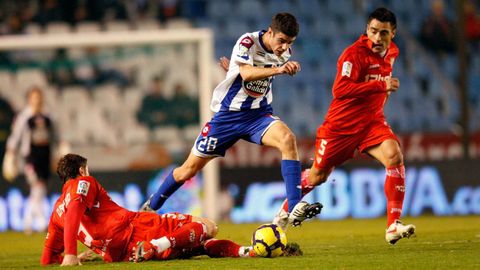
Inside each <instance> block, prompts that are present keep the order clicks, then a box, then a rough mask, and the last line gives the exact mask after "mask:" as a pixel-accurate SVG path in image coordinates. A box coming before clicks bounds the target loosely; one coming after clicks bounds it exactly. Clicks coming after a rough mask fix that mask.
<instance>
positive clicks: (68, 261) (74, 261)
mask: <svg viewBox="0 0 480 270" xmlns="http://www.w3.org/2000/svg"><path fill="white" fill-rule="evenodd" d="M71 265H82V264H81V263H80V259H78V258H77V256H76V255H72V254H66V255H65V257H63V261H62V264H61V265H60V266H71Z"/></svg>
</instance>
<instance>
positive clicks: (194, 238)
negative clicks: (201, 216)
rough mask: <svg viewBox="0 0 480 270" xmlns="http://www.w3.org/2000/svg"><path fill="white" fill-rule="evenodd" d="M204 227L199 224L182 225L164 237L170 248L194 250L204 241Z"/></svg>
mask: <svg viewBox="0 0 480 270" xmlns="http://www.w3.org/2000/svg"><path fill="white" fill-rule="evenodd" d="M205 236H206V227H205V225H203V223H200V222H191V223H188V224H185V225H183V226H182V227H180V228H179V229H177V230H176V231H174V232H173V233H171V234H170V235H166V237H167V238H168V240H169V241H170V244H171V248H195V247H198V246H200V245H202V243H203V241H205Z"/></svg>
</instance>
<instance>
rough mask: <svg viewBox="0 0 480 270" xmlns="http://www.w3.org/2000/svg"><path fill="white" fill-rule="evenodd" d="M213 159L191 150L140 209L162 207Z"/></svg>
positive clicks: (153, 210)
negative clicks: (198, 154)
mask: <svg viewBox="0 0 480 270" xmlns="http://www.w3.org/2000/svg"><path fill="white" fill-rule="evenodd" d="M211 159H212V158H202V157H197V156H195V155H194V154H193V153H192V152H191V153H190V155H189V156H188V158H187V160H186V161H185V162H184V163H183V164H182V166H180V167H177V168H175V169H174V170H172V171H171V172H170V173H169V174H168V175H167V177H166V178H165V180H164V181H163V183H162V184H161V185H160V187H159V188H158V190H157V191H156V192H155V193H154V194H152V195H151V196H150V197H149V198H148V200H147V201H146V202H145V203H144V204H143V205H142V206H141V208H140V211H145V212H155V211H156V210H158V209H160V208H161V207H162V205H163V204H164V203H165V201H166V200H167V199H168V198H169V197H170V196H171V195H172V194H173V193H174V192H175V191H177V190H178V189H179V188H180V187H181V186H182V185H183V183H184V182H186V181H188V180H190V179H191V178H192V177H193V176H195V175H196V174H197V172H198V171H200V170H201V169H202V168H203V167H204V166H205V165H206V164H207V163H208V162H209V161H210V160H211Z"/></svg>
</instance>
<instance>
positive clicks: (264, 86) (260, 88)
mask: <svg viewBox="0 0 480 270" xmlns="http://www.w3.org/2000/svg"><path fill="white" fill-rule="evenodd" d="M243 88H245V92H246V93H247V95H249V96H251V97H254V98H258V97H261V96H264V95H265V94H266V93H267V91H268V89H269V88H270V79H269V78H265V79H263V80H256V81H250V82H243Z"/></svg>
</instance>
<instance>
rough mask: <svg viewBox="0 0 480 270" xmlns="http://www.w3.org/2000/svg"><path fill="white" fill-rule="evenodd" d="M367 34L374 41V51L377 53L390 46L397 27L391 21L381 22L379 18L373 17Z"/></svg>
mask: <svg viewBox="0 0 480 270" xmlns="http://www.w3.org/2000/svg"><path fill="white" fill-rule="evenodd" d="M367 36H368V39H369V40H370V41H371V42H372V51H373V52H375V53H381V52H384V51H385V50H386V49H388V47H389V46H390V43H391V42H392V39H393V37H394V36H395V29H394V28H393V27H392V25H391V24H390V22H381V21H379V20H377V19H373V20H371V21H370V23H369V24H368V25H367Z"/></svg>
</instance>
